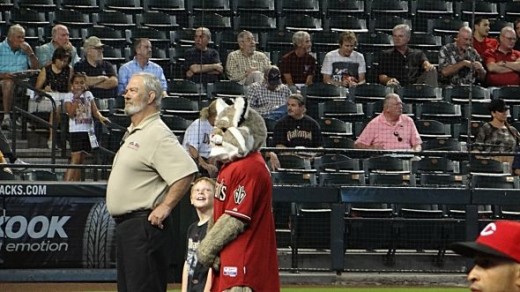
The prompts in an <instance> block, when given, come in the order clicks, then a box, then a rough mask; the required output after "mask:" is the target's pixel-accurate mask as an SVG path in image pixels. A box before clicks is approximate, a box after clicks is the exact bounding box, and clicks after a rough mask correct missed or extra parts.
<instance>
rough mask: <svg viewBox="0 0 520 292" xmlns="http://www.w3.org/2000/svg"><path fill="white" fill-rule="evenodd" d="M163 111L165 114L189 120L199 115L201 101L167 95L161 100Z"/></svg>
mask: <svg viewBox="0 0 520 292" xmlns="http://www.w3.org/2000/svg"><path fill="white" fill-rule="evenodd" d="M161 111H162V113H163V114H165V115H176V116H179V117H182V118H185V119H187V120H196V119H197V118H198V117H199V111H200V109H199V103H198V102H197V101H194V100H190V99H187V98H183V97H165V98H163V99H162V100H161Z"/></svg>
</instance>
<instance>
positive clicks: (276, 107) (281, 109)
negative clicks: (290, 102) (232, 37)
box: [246, 66, 291, 120]
mask: <svg viewBox="0 0 520 292" xmlns="http://www.w3.org/2000/svg"><path fill="white" fill-rule="evenodd" d="M262 79H263V81H261V82H255V83H253V84H251V86H249V88H248V89H247V93H246V96H247V99H248V100H249V102H250V105H251V108H253V109H255V110H256V111H257V112H258V113H259V114H260V115H262V117H264V118H270V119H275V120H278V119H279V118H281V117H283V116H284V115H286V114H287V97H289V95H291V90H290V89H289V87H288V86H287V85H285V84H283V83H282V76H281V73H280V69H278V67H276V66H270V67H268V68H267V69H266V70H265V76H264V78H262Z"/></svg>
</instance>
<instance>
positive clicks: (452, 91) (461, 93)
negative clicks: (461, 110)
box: [443, 85, 490, 104]
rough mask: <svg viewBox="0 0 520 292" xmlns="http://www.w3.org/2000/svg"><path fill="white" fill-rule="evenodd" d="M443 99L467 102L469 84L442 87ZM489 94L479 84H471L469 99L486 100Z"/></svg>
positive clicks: (453, 101) (475, 100) (474, 100)
mask: <svg viewBox="0 0 520 292" xmlns="http://www.w3.org/2000/svg"><path fill="white" fill-rule="evenodd" d="M443 96H444V100H445V101H448V102H452V103H459V104H460V103H468V102H469V98H470V86H466V85H459V86H453V87H447V88H445V89H444V93H443ZM489 97H490V94H489V92H488V90H487V89H486V88H484V87H481V86H477V85H475V86H471V100H472V101H473V102H488V101H489Z"/></svg>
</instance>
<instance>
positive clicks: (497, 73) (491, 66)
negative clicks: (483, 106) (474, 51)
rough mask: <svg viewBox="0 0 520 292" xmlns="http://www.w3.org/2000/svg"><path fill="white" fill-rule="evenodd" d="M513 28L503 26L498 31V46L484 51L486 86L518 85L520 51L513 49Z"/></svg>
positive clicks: (519, 82) (519, 83)
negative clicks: (486, 69)
mask: <svg viewBox="0 0 520 292" xmlns="http://www.w3.org/2000/svg"><path fill="white" fill-rule="evenodd" d="M515 42H516V33H515V30H514V29H513V28H512V27H510V26H505V27H504V28H502V30H501V31H500V44H499V45H498V48H496V49H491V50H488V51H486V53H484V56H483V59H484V62H485V63H486V66H487V68H488V74H487V76H486V83H487V85H488V86H508V85H520V74H519V72H520V51H517V50H514V49H513V47H514V46H515Z"/></svg>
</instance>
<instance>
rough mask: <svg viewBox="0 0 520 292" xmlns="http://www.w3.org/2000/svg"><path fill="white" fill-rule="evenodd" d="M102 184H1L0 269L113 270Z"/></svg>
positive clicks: (109, 223) (110, 223)
mask: <svg viewBox="0 0 520 292" xmlns="http://www.w3.org/2000/svg"><path fill="white" fill-rule="evenodd" d="M104 197H105V186H104V185H70V184H12V185H6V184H4V185H0V207H1V209H3V211H2V213H1V214H0V268H4V269H10V268H113V267H114V266H115V248H114V244H113V237H114V222H113V220H112V218H111V217H110V215H109V214H108V212H107V210H106V206H105V203H104V201H105V199H104Z"/></svg>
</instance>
